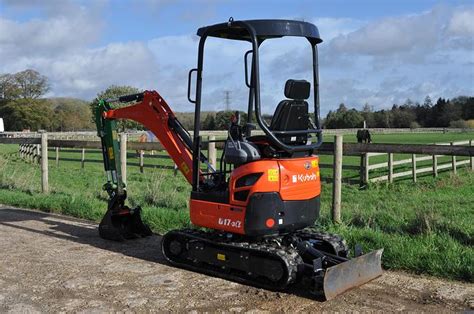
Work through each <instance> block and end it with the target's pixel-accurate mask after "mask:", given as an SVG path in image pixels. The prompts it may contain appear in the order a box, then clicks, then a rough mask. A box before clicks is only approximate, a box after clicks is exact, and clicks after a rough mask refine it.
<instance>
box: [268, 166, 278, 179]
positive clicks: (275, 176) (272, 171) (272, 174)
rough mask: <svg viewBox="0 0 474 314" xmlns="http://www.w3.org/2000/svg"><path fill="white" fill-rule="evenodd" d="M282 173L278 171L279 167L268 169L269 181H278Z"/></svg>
mask: <svg viewBox="0 0 474 314" xmlns="http://www.w3.org/2000/svg"><path fill="white" fill-rule="evenodd" d="M279 176H280V174H279V173H278V169H268V181H269V182H278V177H279Z"/></svg>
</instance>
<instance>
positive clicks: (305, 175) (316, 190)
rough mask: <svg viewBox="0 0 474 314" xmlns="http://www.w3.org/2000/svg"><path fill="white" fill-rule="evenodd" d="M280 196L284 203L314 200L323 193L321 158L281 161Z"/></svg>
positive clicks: (279, 162)
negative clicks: (320, 169)
mask: <svg viewBox="0 0 474 314" xmlns="http://www.w3.org/2000/svg"><path fill="white" fill-rule="evenodd" d="M278 164H279V166H280V196H281V198H282V200H284V201H299V200H307V199H312V198H314V197H316V196H319V194H320V193H321V181H320V173H319V157H317V156H311V157H307V158H293V159H281V160H279V161H278Z"/></svg>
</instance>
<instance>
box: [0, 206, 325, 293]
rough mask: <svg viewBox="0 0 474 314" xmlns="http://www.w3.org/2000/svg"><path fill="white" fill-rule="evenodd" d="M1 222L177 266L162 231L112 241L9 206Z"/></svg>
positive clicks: (75, 224)
mask: <svg viewBox="0 0 474 314" xmlns="http://www.w3.org/2000/svg"><path fill="white" fill-rule="evenodd" d="M27 221H36V222H41V223H44V224H45V225H46V226H47V227H44V228H42V229H36V228H31V227H29V226H27V224H26V223H24V222H27ZM0 225H3V226H7V227H11V228H15V229H20V230H24V231H28V232H33V233H37V234H40V235H44V236H50V237H55V238H58V239H62V240H67V241H73V242H76V243H80V244H85V245H91V246H93V247H96V248H99V249H102V250H108V251H112V252H115V253H120V254H123V255H126V256H130V257H134V258H138V259H142V260H146V261H150V262H156V263H158V264H162V265H167V266H170V267H173V266H171V265H170V264H169V263H168V262H167V261H166V259H165V258H164V256H163V254H162V253H161V236H160V235H158V234H154V235H152V236H150V237H145V238H140V239H134V240H128V241H124V242H114V241H108V240H104V239H102V238H101V237H99V231H98V227H97V225H94V224H93V223H92V222H90V221H85V220H81V219H76V218H72V217H66V216H62V215H56V214H50V213H43V212H39V211H33V210H26V209H18V208H8V207H3V208H2V207H0ZM285 292H287V293H291V294H295V295H298V296H300V297H305V298H309V299H312V300H315V301H324V297H316V296H315V295H313V294H311V293H310V292H309V291H308V289H307V288H306V289H305V288H304V287H302V286H301V285H293V286H291V287H290V288H289V289H287V290H286V291H285Z"/></svg>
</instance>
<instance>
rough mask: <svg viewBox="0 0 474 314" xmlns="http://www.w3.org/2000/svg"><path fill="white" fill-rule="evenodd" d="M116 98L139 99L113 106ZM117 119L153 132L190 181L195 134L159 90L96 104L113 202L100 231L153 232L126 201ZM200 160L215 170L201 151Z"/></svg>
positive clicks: (114, 235)
mask: <svg viewBox="0 0 474 314" xmlns="http://www.w3.org/2000/svg"><path fill="white" fill-rule="evenodd" d="M116 102H122V103H129V102H135V103H134V104H133V105H130V106H127V107H122V108H117V109H113V108H112V107H111V105H110V104H111V103H116ZM117 119H129V120H134V121H137V122H139V123H140V124H142V125H144V126H145V127H146V128H147V129H149V130H150V131H151V132H153V134H154V135H155V136H156V137H157V138H158V140H159V141H160V143H161V144H162V145H163V147H164V148H165V150H166V151H167V152H168V154H169V155H170V157H171V158H172V159H173V161H174V163H175V164H176V165H177V166H178V168H179V170H180V171H181V173H182V174H183V175H184V176H185V178H186V180H187V181H188V182H189V183H190V184H192V180H193V172H192V171H193V170H192V169H193V167H192V160H193V154H192V147H193V143H192V140H191V137H190V135H189V133H188V132H187V131H186V130H185V128H184V127H183V126H182V125H181V123H180V122H179V121H178V119H177V118H176V116H175V115H174V113H173V111H172V110H171V108H170V107H169V106H168V104H167V103H166V101H165V100H164V99H163V98H162V97H161V96H160V95H159V94H158V92H156V91H145V92H143V93H139V94H133V95H125V96H121V97H118V98H116V99H108V100H100V101H99V103H98V105H97V107H96V115H95V120H96V126H97V135H98V136H99V137H100V139H101V144H102V155H103V161H104V169H105V172H106V174H107V183H106V184H104V187H103V188H104V190H106V191H107V193H108V194H109V204H108V210H107V213H106V215H105V216H104V218H103V219H102V222H101V223H100V225H99V232H100V235H101V236H102V237H103V238H106V239H110V240H124V239H127V238H133V237H137V236H146V235H150V234H151V231H150V229H149V228H148V227H147V226H146V225H145V224H144V223H143V222H142V220H141V217H140V211H141V208H140V207H137V208H134V209H131V208H129V207H128V206H126V205H125V200H126V198H127V191H126V186H125V182H123V179H122V174H121V171H120V146H119V142H118V137H117V122H116V120H117ZM200 160H201V161H202V162H204V163H205V164H206V165H207V167H208V169H209V170H210V171H211V172H214V171H215V170H214V168H212V166H211V165H210V164H209V162H208V160H207V158H206V157H205V156H204V155H203V154H200ZM199 178H200V180H201V181H203V180H204V178H203V176H202V175H200V176H199Z"/></svg>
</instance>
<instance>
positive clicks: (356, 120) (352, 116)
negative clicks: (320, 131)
mask: <svg viewBox="0 0 474 314" xmlns="http://www.w3.org/2000/svg"><path fill="white" fill-rule="evenodd" d="M363 122H364V117H363V116H362V114H360V113H359V112H358V111H357V110H356V109H351V110H347V107H346V106H345V105H344V104H340V105H339V108H338V109H337V111H336V112H332V111H329V112H328V115H327V116H326V121H325V127H326V128H328V129H343V128H361V127H362V126H363Z"/></svg>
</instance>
